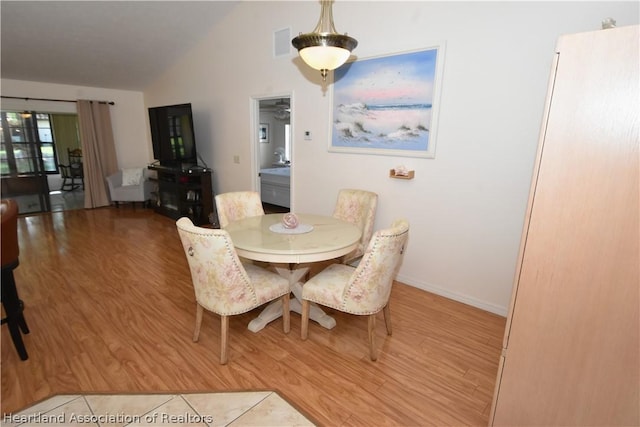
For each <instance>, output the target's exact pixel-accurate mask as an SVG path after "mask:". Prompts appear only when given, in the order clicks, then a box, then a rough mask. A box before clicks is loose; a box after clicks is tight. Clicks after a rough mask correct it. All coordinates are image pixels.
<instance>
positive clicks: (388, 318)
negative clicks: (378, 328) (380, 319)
mask: <svg viewBox="0 0 640 427" xmlns="http://www.w3.org/2000/svg"><path fill="white" fill-rule="evenodd" d="M383 313H384V324H385V325H387V335H391V334H392V330H391V309H389V303H388V302H387V305H385V306H384V308H383Z"/></svg>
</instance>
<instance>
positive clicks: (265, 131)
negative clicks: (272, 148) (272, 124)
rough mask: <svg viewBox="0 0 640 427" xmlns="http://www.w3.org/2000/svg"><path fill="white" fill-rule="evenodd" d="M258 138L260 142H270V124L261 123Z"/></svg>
mask: <svg viewBox="0 0 640 427" xmlns="http://www.w3.org/2000/svg"><path fill="white" fill-rule="evenodd" d="M258 138H259V139H260V142H264V143H269V124H268V123H260V127H259V129H258Z"/></svg>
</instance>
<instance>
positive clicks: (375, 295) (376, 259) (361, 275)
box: [301, 219, 409, 361]
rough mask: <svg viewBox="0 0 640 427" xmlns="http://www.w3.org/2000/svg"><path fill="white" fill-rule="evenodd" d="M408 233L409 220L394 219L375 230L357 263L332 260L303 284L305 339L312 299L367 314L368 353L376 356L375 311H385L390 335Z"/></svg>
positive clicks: (359, 314) (336, 307) (351, 312)
mask: <svg viewBox="0 0 640 427" xmlns="http://www.w3.org/2000/svg"><path fill="white" fill-rule="evenodd" d="M408 236H409V223H408V222H407V221H406V220H403V219H401V220H397V221H395V222H394V223H393V224H392V225H391V227H390V228H387V229H384V230H379V231H376V232H375V233H374V235H373V237H372V238H371V241H370V242H369V246H368V247H367V249H366V251H365V253H364V256H363V257H362V260H361V261H360V263H359V264H358V266H357V267H352V266H350V265H345V264H332V265H330V266H329V267H327V268H326V269H324V270H322V271H321V272H320V273H318V274H317V275H316V276H314V277H313V278H311V279H310V280H309V281H308V282H306V283H305V284H304V286H303V287H302V326H301V328H302V333H301V336H302V339H303V340H306V339H307V335H308V331H309V309H310V305H309V304H310V303H311V302H314V303H317V304H321V305H324V306H327V307H331V308H334V309H336V310H339V311H342V312H345V313H350V314H355V315H358V316H368V319H369V321H368V331H369V356H370V357H371V360H374V361H375V360H377V358H378V353H377V350H376V343H375V336H376V331H375V327H376V315H377V313H379V312H380V311H383V313H384V319H385V324H386V328H387V334H388V335H391V332H392V331H391V311H390V310H389V296H390V295H391V286H392V285H393V280H394V279H395V276H396V274H397V271H398V268H399V267H400V262H401V260H402V254H403V252H404V248H405V245H406V242H407V238H408Z"/></svg>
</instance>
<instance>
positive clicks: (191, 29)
mask: <svg viewBox="0 0 640 427" xmlns="http://www.w3.org/2000/svg"><path fill="white" fill-rule="evenodd" d="M237 4H238V1H5V0H2V1H1V2H0V18H1V26H0V34H1V37H0V41H1V62H0V75H1V76H2V78H8V79H16V80H28V81H40V82H48V83H62V84H72V85H79V86H91V87H102V88H109V89H124V90H143V89H144V88H145V87H146V86H147V85H148V84H149V83H150V82H152V81H153V80H154V79H155V78H157V77H158V76H159V75H160V74H161V73H162V72H163V71H164V70H165V69H166V68H167V67H169V66H170V65H172V64H173V63H175V61H177V60H178V59H179V58H180V57H181V56H182V55H183V54H184V53H185V52H186V51H187V50H188V49H189V48H191V47H192V46H194V45H195V44H197V43H198V41H200V40H201V39H202V38H203V37H205V36H206V35H207V33H208V32H209V31H210V30H211V28H212V27H213V26H214V25H215V24H216V22H218V21H219V20H221V19H222V18H224V16H225V15H226V14H228V13H229V12H230V11H231V10H232V9H233V7H235V6H236V5H237ZM222 42H224V41H221V43H222ZM214 48H215V47H214V46H212V49H214Z"/></svg>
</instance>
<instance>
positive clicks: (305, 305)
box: [300, 299, 311, 340]
mask: <svg viewBox="0 0 640 427" xmlns="http://www.w3.org/2000/svg"><path fill="white" fill-rule="evenodd" d="M310 308H311V307H310V306H309V301H308V300H306V299H303V300H302V313H301V314H302V321H301V324H300V325H301V333H300V337H301V338H302V340H306V339H307V335H308V334H309V310H310Z"/></svg>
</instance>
